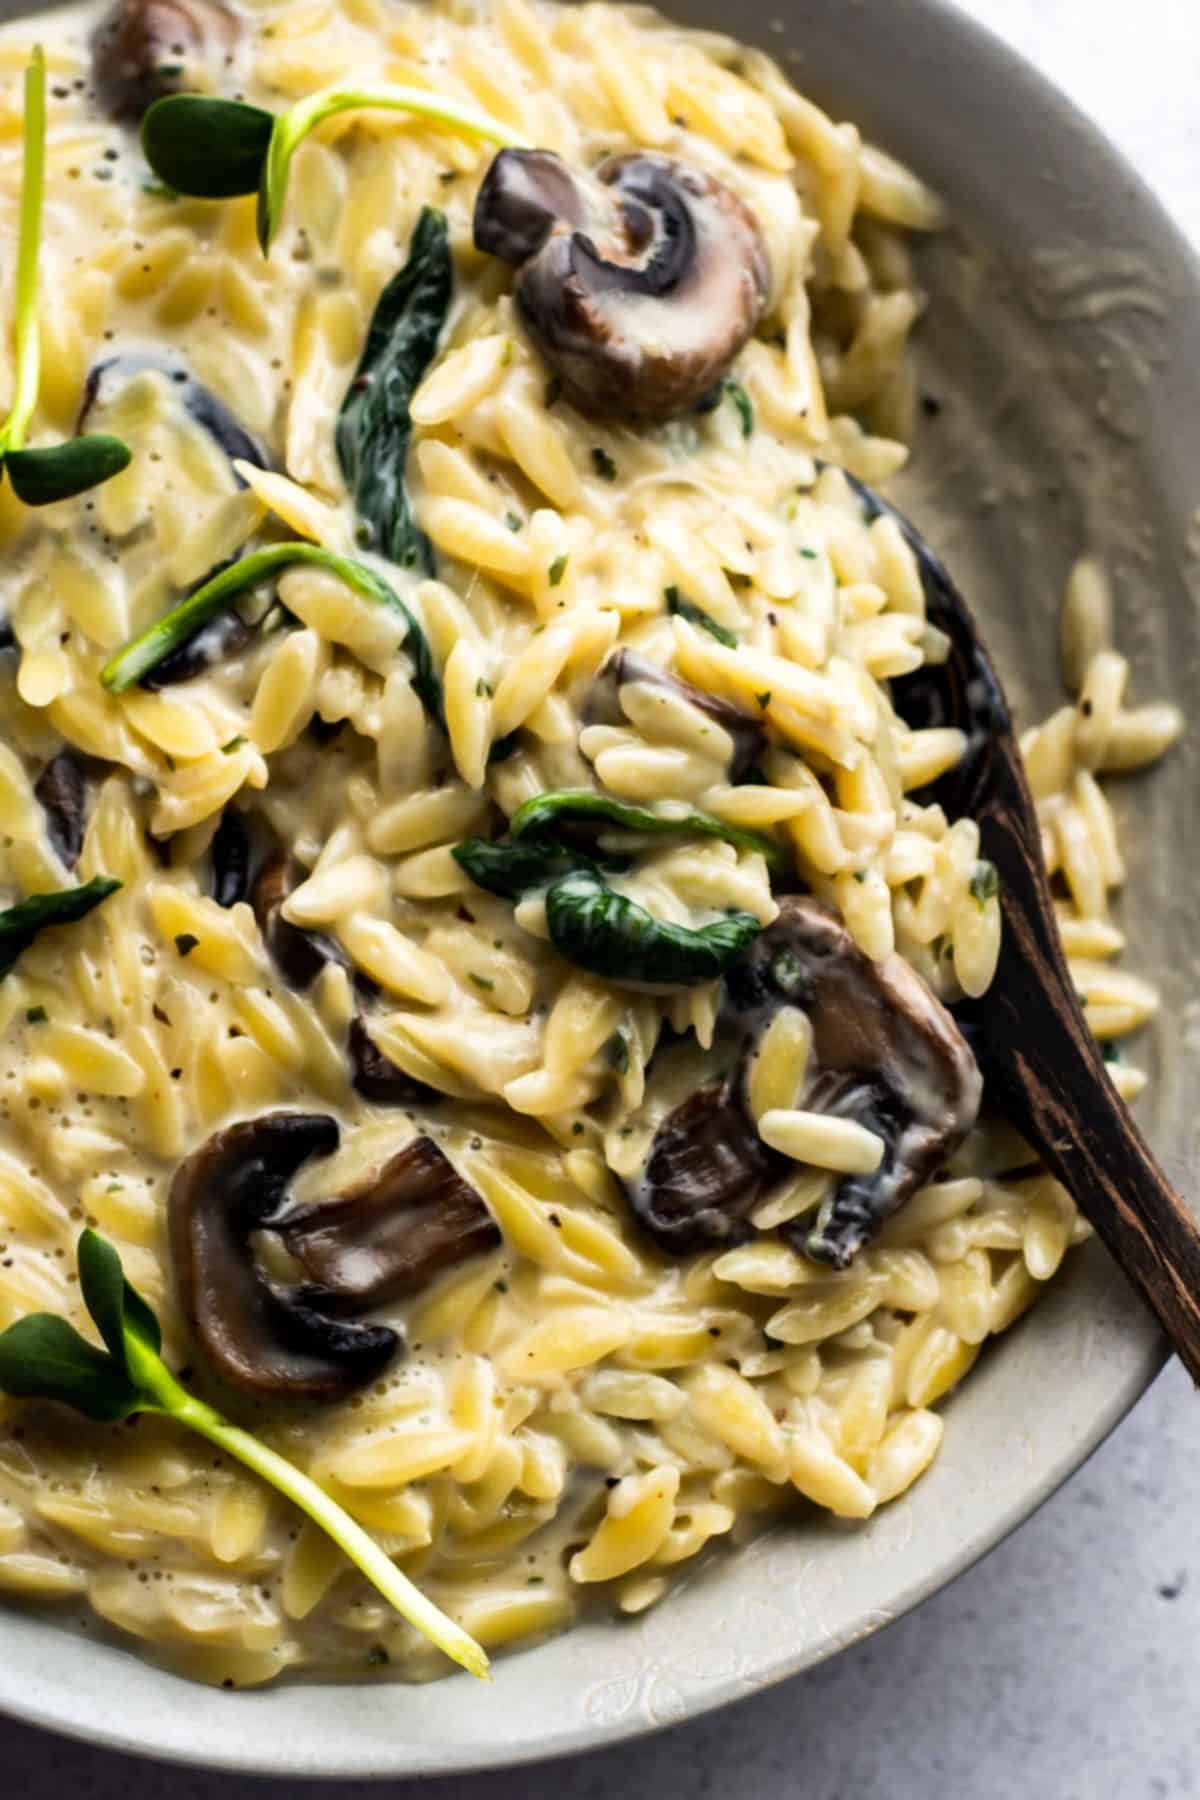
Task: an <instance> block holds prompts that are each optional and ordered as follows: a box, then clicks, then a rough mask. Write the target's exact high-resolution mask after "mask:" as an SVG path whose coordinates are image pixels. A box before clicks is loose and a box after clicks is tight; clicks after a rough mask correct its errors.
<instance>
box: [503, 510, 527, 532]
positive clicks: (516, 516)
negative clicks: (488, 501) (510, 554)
mask: <svg viewBox="0 0 1200 1800" xmlns="http://www.w3.org/2000/svg"><path fill="white" fill-rule="evenodd" d="M504 523H505V524H506V525H507V526H508V529H509V530H510V531H520V530H521V529H522V528H523V526H524V524H525V521H524V519H523V518H522V517H521V515H520V513H515V512H508V513H505V515H504Z"/></svg>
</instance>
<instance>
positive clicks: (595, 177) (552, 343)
mask: <svg viewBox="0 0 1200 1800" xmlns="http://www.w3.org/2000/svg"><path fill="white" fill-rule="evenodd" d="M474 233H475V243H476V245H477V247H478V248H479V249H481V250H487V251H490V252H491V253H492V254H494V255H497V256H500V257H502V258H504V260H506V261H508V262H511V263H514V264H515V265H517V268H518V274H517V278H516V283H515V293H516V299H517V305H518V309H519V311H520V314H521V317H522V319H523V320H524V323H525V325H526V327H527V328H528V330H529V332H530V335H531V336H532V337H533V338H534V340H535V342H536V343H537V344H538V345H539V347H540V349H541V350H542V353H543V355H544V356H545V358H546V360H547V362H548V363H549V364H550V366H551V367H552V368H553V369H554V370H555V372H556V373H557V375H558V376H559V378H560V380H561V381H562V383H563V387H564V389H565V390H566V393H567V396H568V398H569V399H571V400H572V401H573V402H574V403H575V404H576V405H577V406H579V407H580V408H582V409H583V410H584V411H586V412H591V413H599V414H617V415H620V416H622V417H626V418H644V419H667V418H671V417H672V416H673V415H675V414H676V413H680V412H685V411H687V410H688V409H690V408H692V407H694V406H696V404H697V403H698V402H699V401H700V400H701V399H702V398H703V397H704V395H705V394H706V393H707V392H708V391H709V390H710V389H711V388H712V386H713V384H714V383H715V382H716V381H717V380H719V379H720V377H721V376H722V375H724V374H725V372H726V370H727V369H728V368H729V365H730V363H731V362H732V361H733V359H734V357H735V356H736V355H737V353H738V351H739V350H740V349H741V348H742V346H743V344H745V342H746V341H747V339H748V338H749V337H750V336H751V334H752V333H753V331H754V328H755V326H756V325H757V324H758V321H759V319H760V317H761V316H762V312H763V308H764V307H765V305H766V299H767V292H768V286H769V274H770V272H769V267H768V262H767V254H766V249H765V246H764V243H763V238H762V233H761V232H760V230H759V227H758V224H757V221H756V220H755V218H754V215H753V213H752V212H751V211H750V208H749V207H748V206H747V205H746V203H745V202H744V201H743V200H742V199H741V198H740V197H739V196H738V195H737V194H735V193H734V191H733V189H732V188H730V187H729V186H727V185H726V184H725V183H724V182H722V181H718V180H717V179H716V178H715V177H714V176H712V175H709V174H708V173H707V172H706V171H704V170H702V169H699V168H696V167H694V166H693V165H691V164H688V163H685V162H682V161H680V160H679V159H678V158H675V157H670V156H663V155H661V154H659V153H657V152H649V151H637V152H634V153H633V154H630V155H624V156H616V157H610V158H609V159H608V160H607V161H606V162H604V163H602V164H601V165H600V167H599V168H598V169H597V170H596V171H595V173H594V174H586V173H583V172H582V171H573V170H571V169H569V168H568V166H567V165H566V164H565V163H563V162H561V161H560V160H559V159H558V158H557V157H555V156H553V155H552V154H551V153H550V152H548V151H544V150H538V151H524V150H503V151H501V152H500V154H499V155H498V156H497V157H496V158H495V159H494V160H493V162H492V165H491V167H490V168H489V170H488V173H487V175H486V177H485V178H484V181H483V184H482V186H481V188H480V191H479V196H478V199H477V201H476V206H475V220H474Z"/></svg>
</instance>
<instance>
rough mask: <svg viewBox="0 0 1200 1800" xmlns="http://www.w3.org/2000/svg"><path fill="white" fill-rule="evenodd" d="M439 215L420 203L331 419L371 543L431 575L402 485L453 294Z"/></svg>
mask: <svg viewBox="0 0 1200 1800" xmlns="http://www.w3.org/2000/svg"><path fill="white" fill-rule="evenodd" d="M453 285H454V275H453V269H452V267H451V262H450V239H449V233H448V231H447V227H446V215H445V214H444V213H440V212H438V211H436V210H435V209H434V208H433V207H431V206H427V207H425V208H424V209H423V210H422V213H421V216H420V218H419V219H418V220H417V227H416V230H415V231H414V232H413V236H412V244H411V247H410V249H409V253H408V261H407V262H406V263H405V265H404V267H403V268H402V269H401V270H400V271H399V273H398V274H396V275H393V277H392V279H391V280H390V281H389V282H388V284H387V286H386V287H385V288H384V290H383V293H382V294H381V295H380V297H379V303H378V305H377V306H376V308H375V313H374V316H373V318H372V320H371V325H370V329H369V330H368V332H367V341H366V345H365V347H364V349H363V353H362V358H361V360H360V362H359V365H358V368H357V369H356V370H355V374H354V379H353V381H352V382H351V383H350V386H349V388H348V389H347V390H346V397H345V399H344V400H343V401H342V409H341V413H340V415H339V417H338V423H337V436H336V443H337V454H338V462H339V463H340V465H341V470H342V474H343V476H344V477H345V480H346V485H347V487H348V488H349V489H350V492H351V494H352V495H353V496H354V503H355V506H356V507H357V508H358V514H359V518H360V519H361V520H362V521H363V523H364V525H365V526H366V527H367V528H368V529H369V531H370V533H371V541H372V548H373V549H376V550H378V551H379V552H380V554H381V555H383V556H386V557H388V558H389V559H390V560H391V561H392V562H394V563H398V564H399V565H400V567H401V568H403V569H415V570H417V571H419V572H420V573H422V574H425V575H432V574H433V551H432V549H431V547H430V543H429V539H428V538H427V537H426V536H425V534H424V532H423V531H421V530H419V529H418V527H417V525H416V524H415V522H414V520H413V516H412V510H411V508H410V506H409V503H408V494H407V492H406V490H405V486H404V465H405V463H406V461H407V459H408V443H409V438H410V437H411V436H412V417H411V414H410V413H409V403H410V402H411V400H412V397H413V394H414V393H415V392H416V390H417V387H418V385H419V383H420V381H421V377H422V376H423V375H424V373H425V371H426V369H427V368H428V367H429V364H430V362H431V361H432V360H433V356H434V352H435V351H436V350H437V345H438V339H439V338H440V336H441V334H442V328H443V326H444V325H445V323H446V314H447V313H448V311H449V309H450V297H451V293H452V291H453Z"/></svg>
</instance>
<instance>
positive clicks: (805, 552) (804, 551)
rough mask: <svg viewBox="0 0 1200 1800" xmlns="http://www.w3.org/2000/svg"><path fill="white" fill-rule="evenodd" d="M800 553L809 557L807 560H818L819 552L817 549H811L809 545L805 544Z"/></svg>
mask: <svg viewBox="0 0 1200 1800" xmlns="http://www.w3.org/2000/svg"><path fill="white" fill-rule="evenodd" d="M800 554H801V556H803V557H805V558H806V559H807V561H809V562H816V560H817V557H818V555H819V552H818V551H816V550H810V549H809V547H808V545H807V544H804V545H802V547H801V550H800Z"/></svg>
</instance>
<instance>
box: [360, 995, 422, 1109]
mask: <svg viewBox="0 0 1200 1800" xmlns="http://www.w3.org/2000/svg"><path fill="white" fill-rule="evenodd" d="M346 1048H347V1050H348V1052H349V1056H350V1067H351V1070H352V1071H353V1073H352V1074H351V1077H350V1079H351V1084H352V1086H353V1087H354V1089H355V1092H356V1093H359V1094H361V1095H362V1097H363V1099H364V1100H374V1101H375V1102H376V1104H377V1105H379V1106H430V1105H432V1104H433V1103H434V1102H435V1101H438V1100H441V1099H442V1098H443V1096H442V1095H441V1094H439V1092H438V1090H437V1089H436V1088H431V1087H429V1086H427V1084H426V1083H425V1082H423V1081H417V1080H416V1078H415V1077H414V1076H412V1075H409V1074H408V1073H407V1071H406V1070H404V1069H402V1068H400V1066H399V1064H397V1063H394V1062H392V1061H391V1059H390V1058H389V1057H387V1056H385V1055H384V1054H383V1051H382V1050H381V1049H380V1048H379V1045H378V1044H377V1043H376V1042H375V1040H374V1038H373V1037H372V1036H371V1034H370V1032H369V1031H368V1030H367V1028H366V1025H365V1024H364V1023H363V1021H362V1018H361V1017H360V1015H359V1014H358V1013H355V1015H354V1017H353V1018H352V1019H351V1021H350V1030H349V1034H348V1037H347V1044H346Z"/></svg>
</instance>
